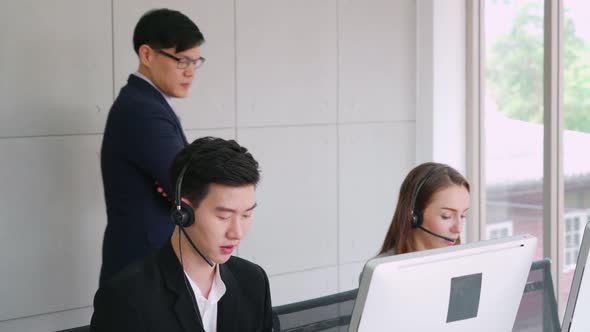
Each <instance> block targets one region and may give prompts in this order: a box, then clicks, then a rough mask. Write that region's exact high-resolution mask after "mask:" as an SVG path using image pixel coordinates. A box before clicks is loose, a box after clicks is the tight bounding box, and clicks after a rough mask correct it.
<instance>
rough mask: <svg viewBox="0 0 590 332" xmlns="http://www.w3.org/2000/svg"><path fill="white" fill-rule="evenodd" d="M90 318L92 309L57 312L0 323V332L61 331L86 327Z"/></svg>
mask: <svg viewBox="0 0 590 332" xmlns="http://www.w3.org/2000/svg"><path fill="white" fill-rule="evenodd" d="M90 317H92V307H84V308H80V309H74V310H67V311H59V312H55V313H51V314H46V315H40V316H31V317H26V318H22V319H14V320H7V321H1V322H0V332H20V331H26V332H47V331H61V330H65V329H71V328H75V327H79V326H85V325H88V324H89V323H90Z"/></svg>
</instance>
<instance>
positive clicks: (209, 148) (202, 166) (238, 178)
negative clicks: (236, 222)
mask: <svg viewBox="0 0 590 332" xmlns="http://www.w3.org/2000/svg"><path fill="white" fill-rule="evenodd" d="M186 165H188V167H187V170H186V172H185V173H184V178H183V179H182V183H181V197H186V198H188V199H189V201H190V202H191V203H192V205H193V207H194V208H197V207H198V206H199V204H200V203H201V201H202V200H203V199H204V198H205V196H207V193H208V190H209V184H211V183H216V184H222V185H227V186H232V187H239V186H245V185H257V184H258V181H259V180H260V170H259V169H258V162H257V161H256V160H255V159H254V157H252V154H250V152H248V149H246V148H245V147H242V146H240V145H239V144H238V143H237V142H236V141H234V140H225V139H222V138H215V137H202V138H199V139H196V140H195V141H194V142H192V143H191V144H190V145H188V146H187V147H185V148H184V149H183V150H182V151H180V152H179V153H178V155H176V158H175V159H174V161H173V162H172V166H171V167H170V179H171V180H172V184H173V185H176V182H177V179H178V176H179V174H180V171H181V170H182V169H183V168H184V167H185V166H186ZM176 190H177V189H176V187H175V192H176Z"/></svg>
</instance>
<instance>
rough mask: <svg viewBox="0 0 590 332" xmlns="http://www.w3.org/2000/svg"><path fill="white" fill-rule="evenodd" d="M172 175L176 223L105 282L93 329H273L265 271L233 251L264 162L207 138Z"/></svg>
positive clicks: (183, 155) (181, 158) (182, 156)
mask: <svg viewBox="0 0 590 332" xmlns="http://www.w3.org/2000/svg"><path fill="white" fill-rule="evenodd" d="M170 173H171V180H173V181H174V182H173V183H176V188H175V190H176V192H175V197H174V205H175V208H174V209H173V210H172V213H171V219H172V221H173V222H174V223H175V224H176V229H175V230H174V233H173V235H172V236H171V238H170V240H169V241H168V242H167V243H166V244H165V245H164V246H163V247H162V248H161V249H160V250H159V251H157V252H156V253H155V254H154V255H152V256H150V257H148V258H146V259H145V260H143V261H141V262H138V263H136V264H133V265H131V266H129V267H128V268H126V269H125V270H123V271H122V272H121V273H119V274H118V275H116V276H115V277H113V278H112V280H109V282H107V283H106V284H105V285H102V286H101V288H100V289H99V290H98V292H97V293H96V296H95V298H94V314H93V315H92V322H91V331H96V332H98V331H167V332H168V331H169V332H174V331H206V332H211V331H218V332H223V331H263V332H265V331H271V330H272V307H271V300H270V289H269V282H268V277H267V276H266V273H265V272H264V270H263V269H262V268H261V267H260V266H258V265H256V264H254V263H251V262H248V261H246V260H244V259H241V258H238V257H233V256H231V254H232V252H233V251H234V250H235V249H236V247H237V246H238V244H239V243H240V240H242V238H243V237H244V236H245V235H246V234H247V233H248V230H249V228H250V225H251V223H252V213H253V210H254V208H255V207H256V185H257V183H258V180H259V178H260V174H259V170H258V163H257V162H256V160H254V158H253V157H252V155H251V154H250V153H249V152H248V150H247V149H246V148H244V147H242V146H240V145H239V144H238V143H236V142H235V141H233V140H223V139H220V138H212V137H204V138H200V139H197V140H195V141H194V142H193V143H191V144H190V145H189V146H187V147H186V148H185V149H184V150H182V151H181V152H180V153H179V154H178V155H177V156H176V159H175V160H174V162H173V164H172V167H171V171H170Z"/></svg>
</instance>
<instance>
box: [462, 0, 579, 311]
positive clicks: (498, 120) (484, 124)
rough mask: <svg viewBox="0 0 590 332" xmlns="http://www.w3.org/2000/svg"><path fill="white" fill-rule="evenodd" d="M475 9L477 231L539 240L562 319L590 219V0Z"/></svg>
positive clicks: (534, 0)
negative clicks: (548, 263)
mask: <svg viewBox="0 0 590 332" xmlns="http://www.w3.org/2000/svg"><path fill="white" fill-rule="evenodd" d="M469 3H470V2H469V1H468V4H469ZM476 3H477V6H475V7H474V8H477V9H478V10H476V11H473V12H472V13H473V15H474V16H477V17H478V20H480V21H479V22H478V23H477V26H476V28H479V29H481V33H480V34H479V35H478V37H477V41H476V42H475V43H473V46H472V47H475V48H477V49H478V50H479V51H478V53H475V54H477V57H479V59H480V61H479V62H471V65H472V66H474V68H472V69H471V70H475V72H477V73H478V74H476V77H477V80H478V82H479V83H478V84H481V86H482V87H481V88H477V89H475V90H472V94H473V95H477V96H478V97H477V98H479V99H477V100H478V102H477V103H476V105H477V106H476V107H474V109H479V110H480V112H479V113H478V114H479V117H480V118H481V120H478V121H479V122H478V123H479V128H480V129H478V130H479V133H477V132H476V133H475V135H478V136H477V137H478V138H477V140H476V141H477V142H481V143H478V148H480V149H481V150H482V151H483V152H484V153H483V154H482V155H475V154H474V157H473V158H475V159H477V160H478V161H477V162H476V164H477V165H479V166H478V169H479V171H478V172H476V176H477V177H478V176H481V179H479V178H478V180H482V181H481V182H479V191H478V192H479V193H481V197H483V199H481V200H480V201H479V202H480V204H479V206H482V211H483V212H482V213H480V215H479V217H480V218H481V219H480V220H481V225H480V228H481V231H480V232H479V234H480V236H481V237H485V238H495V237H502V236H509V235H512V234H522V233H530V234H533V235H535V236H536V237H537V238H538V240H539V245H538V248H537V252H536V256H535V259H539V258H542V257H550V258H551V260H552V264H553V268H554V270H553V271H554V275H553V278H554V280H556V281H557V287H558V289H557V290H556V293H557V296H558V301H559V306H560V311H561V312H563V310H564V309H565V304H566V303H567V297H568V293H569V289H570V287H571V281H572V277H573V272H574V270H575V267H576V261H577V257H578V254H579V246H580V243H581V240H582V235H583V231H584V228H585V226H586V224H587V223H588V222H590V162H589V160H590V159H589V158H590V157H588V147H589V146H590V19H588V13H590V1H588V0H479V1H476ZM548 18H549V19H548ZM471 54H473V53H471ZM546 70H548V72H545V71H546ZM473 91H475V92H473ZM548 95H550V96H549V97H548ZM482 134H483V135H482ZM556 142H557V143H556ZM548 174H551V178H549V179H548V178H545V177H546V176H548ZM548 188H551V190H548ZM554 193H556V194H554ZM555 195H556V196H557V199H554V198H555ZM561 213H562V214H561ZM507 220H508V221H510V226H511V228H510V231H508V227H507V225H508V224H506V222H507ZM547 239H550V241H548V243H544V241H546V240H547Z"/></svg>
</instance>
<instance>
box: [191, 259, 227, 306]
mask: <svg viewBox="0 0 590 332" xmlns="http://www.w3.org/2000/svg"><path fill="white" fill-rule="evenodd" d="M184 273H185V274H186V276H187V278H188V280H189V282H190V284H191V287H192V288H193V291H194V293H195V297H196V298H197V299H201V300H205V301H206V302H209V303H217V302H219V300H221V297H222V296H223V295H224V294H225V291H226V287H225V283H224V282H223V279H221V274H220V273H219V264H216V265H215V276H214V277H213V284H212V285H211V291H210V292H209V296H208V297H207V299H205V297H204V296H203V293H201V289H200V288H199V287H198V286H197V285H196V284H195V283H194V282H193V280H192V279H191V278H190V277H189V276H188V274H187V273H186V271H185V272H184Z"/></svg>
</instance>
